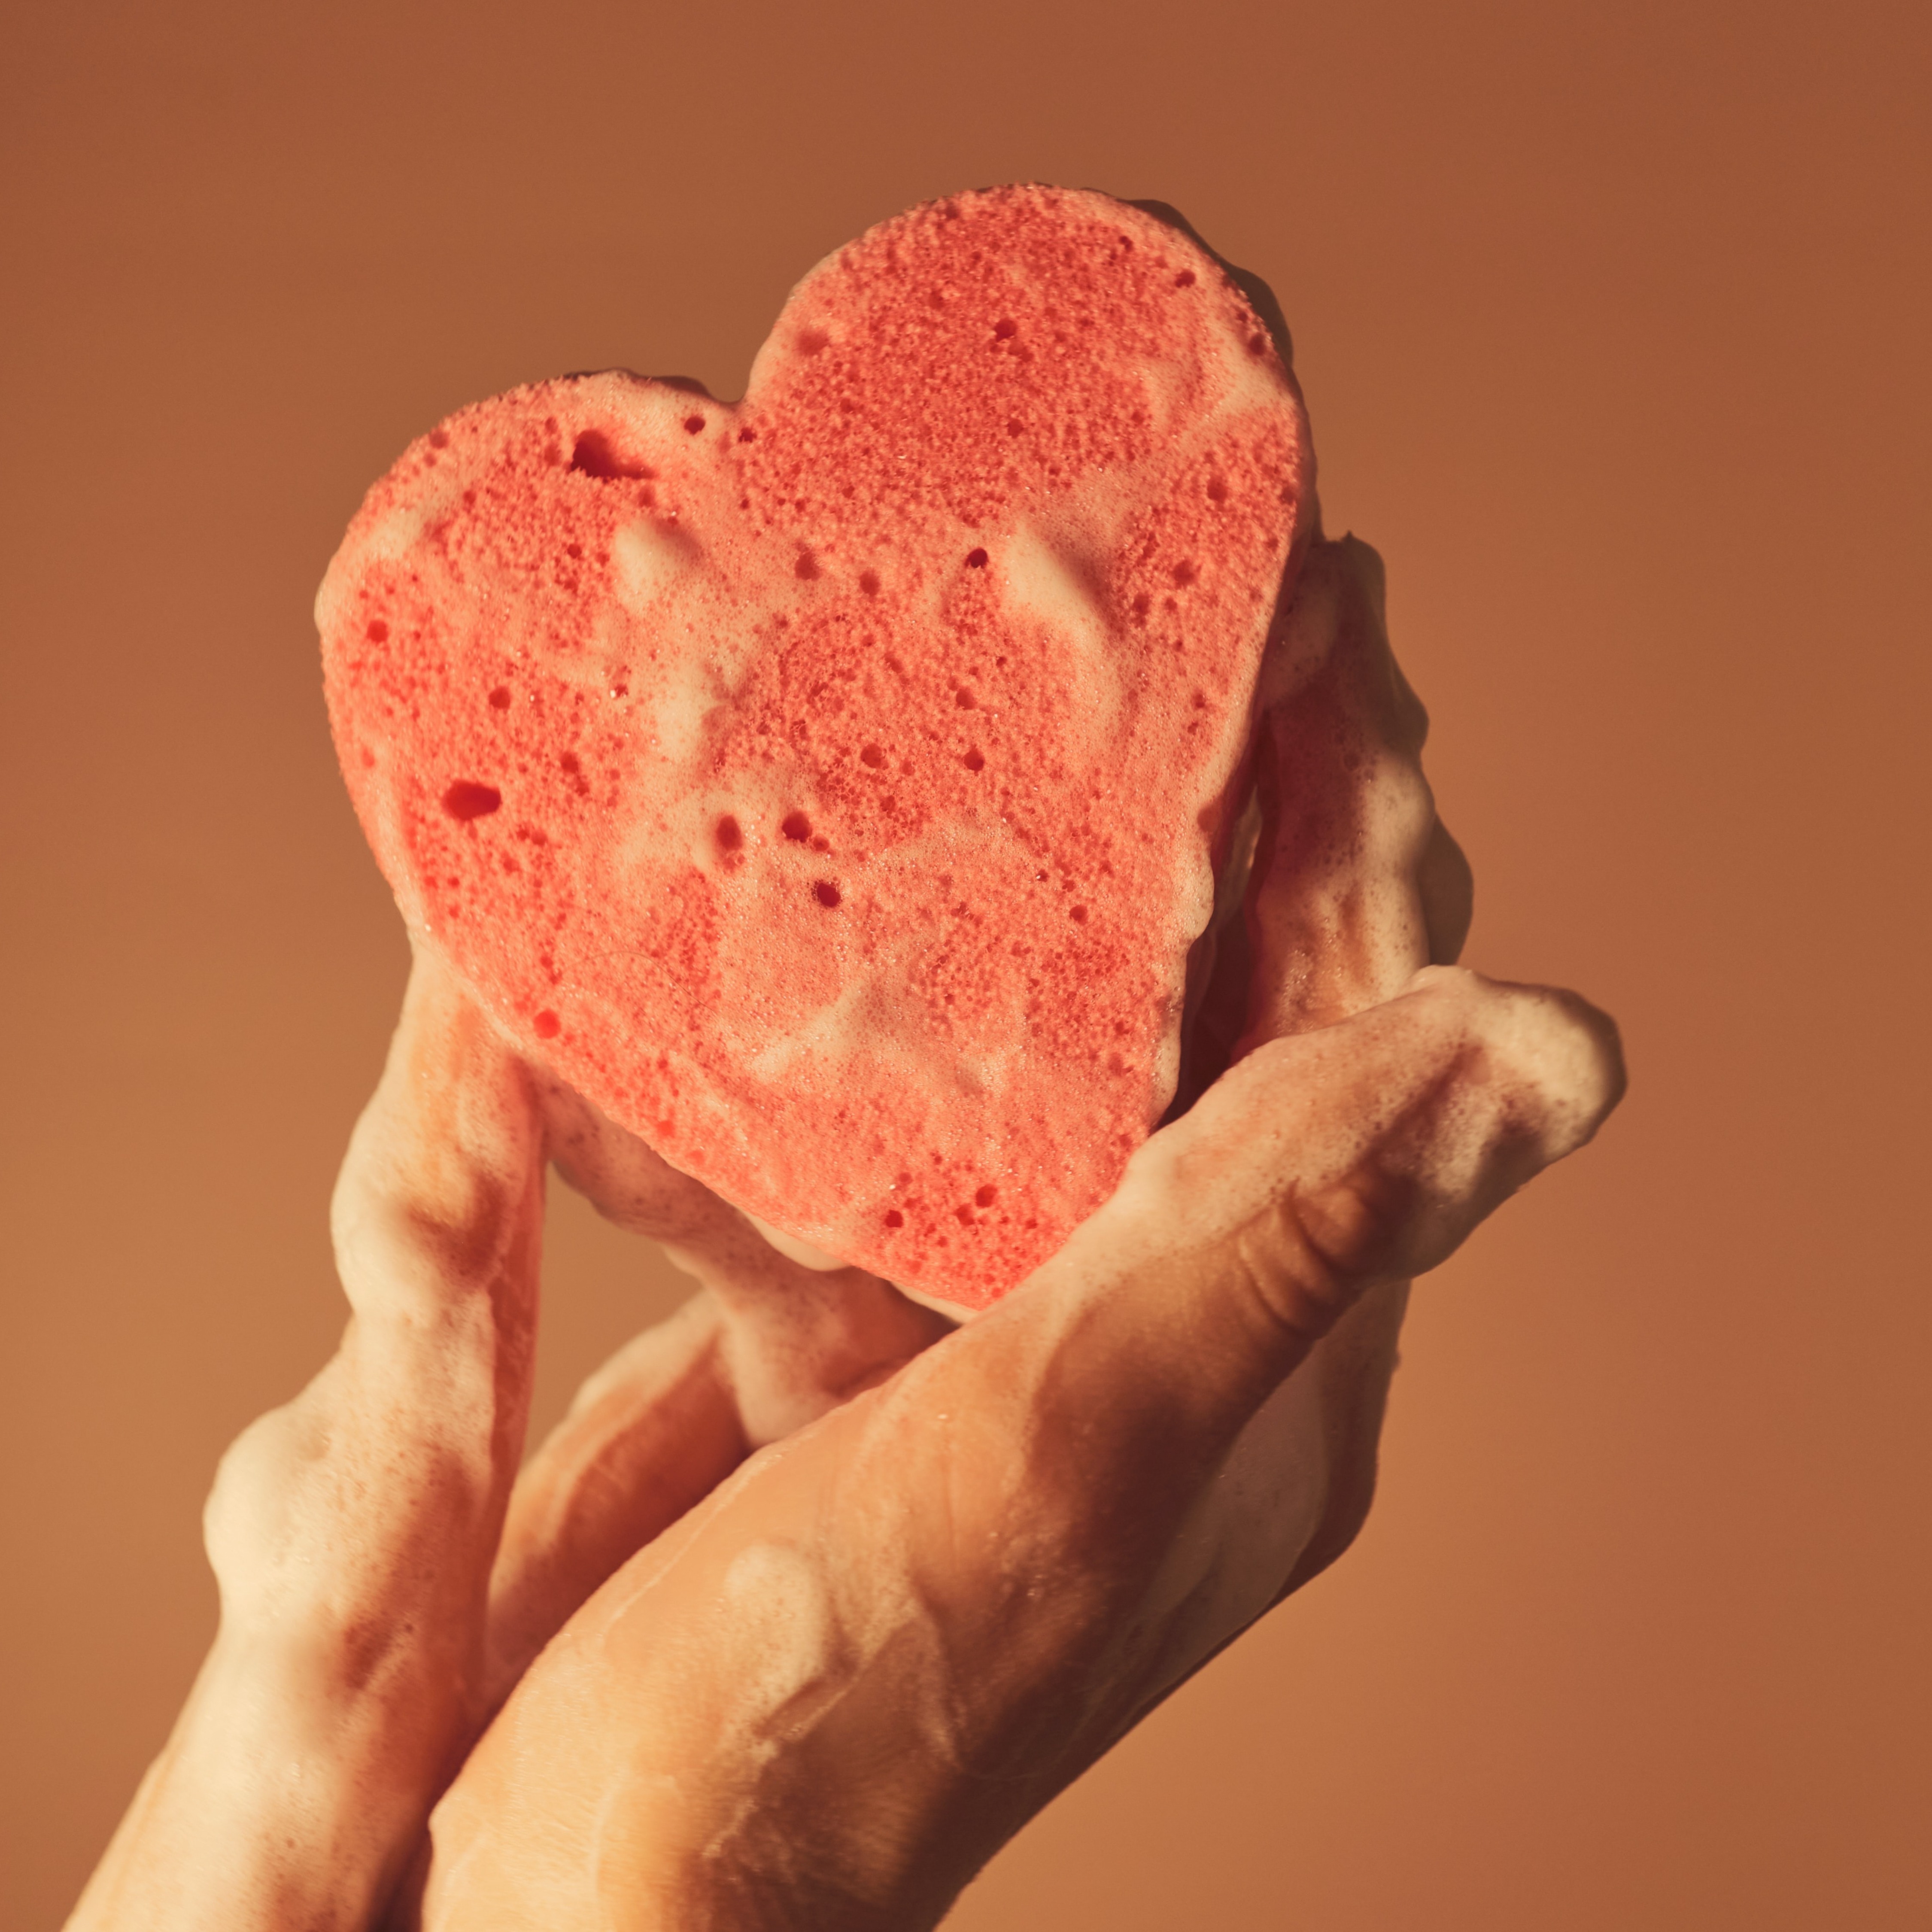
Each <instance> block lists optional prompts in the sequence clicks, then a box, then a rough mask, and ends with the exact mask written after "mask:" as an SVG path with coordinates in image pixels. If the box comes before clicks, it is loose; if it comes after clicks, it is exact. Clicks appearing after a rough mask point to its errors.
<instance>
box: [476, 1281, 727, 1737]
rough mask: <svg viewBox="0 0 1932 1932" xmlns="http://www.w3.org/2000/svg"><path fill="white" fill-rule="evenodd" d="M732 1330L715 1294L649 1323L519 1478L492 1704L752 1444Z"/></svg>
mask: <svg viewBox="0 0 1932 1932" xmlns="http://www.w3.org/2000/svg"><path fill="white" fill-rule="evenodd" d="M722 1331H723V1325H722V1323H721V1320H720V1318H719V1316H718V1308H717V1304H715V1302H714V1301H712V1300H711V1299H710V1298H709V1297H706V1296H699V1297H697V1298H695V1299H694V1300H692V1301H689V1302H687V1303H686V1304H685V1306H684V1307H682V1309H681V1310H679V1312H678V1313H676V1315H674V1316H673V1317H672V1318H671V1319H670V1320H669V1321H668V1322H661V1323H660V1324H658V1325H657V1326H656V1327H655V1328H650V1329H648V1330H646V1331H645V1332H644V1333H643V1334H641V1335H640V1336H638V1337H637V1338H636V1339H635V1340H633V1341H631V1343H628V1345H627V1346H625V1347H624V1348H622V1349H619V1351H618V1352H617V1353H616V1355H614V1356H613V1357H612V1358H611V1359H610V1361H608V1362H607V1363H606V1364H604V1367H602V1368H601V1369H600V1370H598V1372H597V1373H596V1374H595V1375H594V1376H592V1377H591V1378H590V1379H589V1381H588V1382H586V1383H585V1384H584V1385H583V1388H581V1389H580V1391H578V1393H577V1400H576V1401H575V1402H574V1403H573V1404H572V1405H571V1410H570V1413H569V1414H568V1415H567V1416H565V1418H564V1419H563V1421H562V1422H560V1423H559V1424H558V1425H557V1427H556V1429H555V1430H553V1431H552V1432H551V1433H550V1436H549V1437H548V1438H547V1439H546V1440H545V1441H544V1444H543V1445H542V1446H541V1448H539V1449H538V1451H537V1452H536V1454H535V1455H534V1456H533V1457H531V1459H530V1461H529V1464H528V1465H527V1466H526V1468H525V1469H523V1472H522V1474H521V1475H520V1476H519V1477H518V1478H517V1486H516V1488H515V1490H514V1493H513V1494H512V1496H511V1502H510V1511H509V1516H508V1520H507V1521H506V1523H505V1525H504V1529H503V1535H502V1543H501V1544H500V1546H499V1550H498V1553H497V1557H496V1568H495V1570H494V1571H493V1574H492V1576H491V1578H490V1624H489V1655H488V1661H487V1667H486V1670H485V1676H484V1705H485V1707H486V1709H487V1711H490V1712H493V1711H494V1710H495V1709H496V1707H497V1706H498V1705H499V1704H500V1703H502V1700H503V1699H504V1697H506V1696H507V1695H508V1693H509V1691H510V1689H511V1686H512V1685H514V1684H515V1682H517V1679H518V1678H520V1676H522V1675H523V1673H524V1671H525V1670H526V1669H527V1668H528V1667H529V1664H530V1661H531V1660H532V1658H534V1657H535V1655H537V1653H538V1652H539V1651H540V1650H541V1649H542V1648H543V1646H544V1645H545V1644H546V1643H548V1642H549V1641H550V1639H551V1638H552V1637H553V1636H555V1635H556V1632H557V1631H559V1630H560V1629H561V1628H562V1627H563V1625H564V1623H565V1621H566V1620H567V1619H568V1618H569V1617H570V1616H571V1615H572V1614H573V1613H574V1612H575V1610H577V1607H578V1606H579V1605H580V1604H582V1603H583V1601H585V1600H586V1598H588V1597H589V1595H591V1593H592V1592H593V1591H594V1590H595V1589H597V1587H598V1585H599V1584H601V1583H603V1581H604V1579H605V1578H606V1577H609V1576H610V1574H611V1573H612V1572H613V1571H615V1570H616V1568H618V1567H619V1565H620V1564H622V1563H623V1562H625V1561H626V1560H627V1559H628V1558H630V1557H631V1556H633V1555H634V1554H635V1553H637V1551H638V1550H641V1549H642V1548H643V1547H644V1545H645V1544H647V1543H649V1542H650V1541H652V1539H653V1538H655V1537H657V1536H658V1535H661V1533H662V1532H664V1530H666V1529H668V1528H669V1527H670V1526H671V1524H673V1523H675V1522H676V1520H678V1518H679V1517H681V1516H682V1515H683V1514H685V1511H688V1510H689V1509H690V1508H692V1507H693V1505H695V1504H696V1503H697V1502H700V1500H701V1499H703V1497H705V1496H707V1495H708V1494H709V1493H710V1492H711V1491H712V1490H713V1489H715V1487H717V1485H718V1484H719V1483H721V1481H724V1478H725V1477H727V1475H730V1473H731V1472H732V1471H733V1469H736V1467H737V1466H738V1465H739V1463H741V1462H742V1461H743V1460H744V1459H745V1457H746V1456H747V1455H748V1454H750V1453H751V1445H750V1444H749V1442H748V1441H747V1440H746V1439H745V1432H744V1429H743V1427H742V1424H741V1423H740V1421H739V1415H738V1404H737V1400H736V1395H735V1394H734V1392H733V1389H732V1387H731V1384H730V1378H729V1376H728V1375H727V1372H726V1369H725V1364H724V1337H723V1332H722Z"/></svg>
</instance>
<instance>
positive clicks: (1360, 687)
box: [1238, 537, 1468, 1052]
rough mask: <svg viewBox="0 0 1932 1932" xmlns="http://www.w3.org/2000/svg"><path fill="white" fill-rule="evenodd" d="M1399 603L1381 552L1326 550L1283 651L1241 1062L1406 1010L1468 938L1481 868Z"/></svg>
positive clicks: (1276, 663)
mask: <svg viewBox="0 0 1932 1932" xmlns="http://www.w3.org/2000/svg"><path fill="white" fill-rule="evenodd" d="M1428 725H1429V720H1428V715H1427V712H1424V709H1423V708H1422V706H1421V703H1420V701H1419V700H1418V699H1417V697H1416V696H1415V692H1414V691H1412V689H1411V688H1409V683H1408V682H1407V680H1406V679H1404V678H1403V675H1402V673H1401V672H1400V670H1398V669H1397V666H1396V662H1395V659H1394V655H1393V654H1392V653H1391V651H1390V649H1389V643H1388V625H1387V622H1386V619H1385V587H1384V582H1383V576H1382V559H1380V558H1379V557H1378V556H1376V553H1375V552H1374V551H1373V550H1371V549H1370V547H1368V545H1367V544H1364V543H1360V542H1358V541H1356V540H1355V538H1352V537H1344V538H1341V539H1340V541H1337V542H1333V543H1331V542H1327V541H1317V542H1316V543H1315V544H1312V545H1311V546H1310V550H1309V553H1308V556H1307V561H1306V562H1305V563H1304V565H1303V567H1302V570H1301V575H1300V577H1298V580H1297V581H1296V586H1295V595H1294V601H1293V602H1292V604H1291V605H1290V607H1289V612H1288V614H1287V618H1286V623H1285V625H1284V628H1283V634H1282V635H1281V636H1280V637H1278V638H1277V640H1275V642H1274V645H1273V646H1272V647H1271V652H1270V654H1269V658H1268V664H1267V666H1266V667H1265V673H1264V679H1263V686H1262V726H1261V730H1260V731H1259V733H1258V736H1257V742H1256V790H1257V793H1258V795H1259V800H1260V804H1261V809H1262V829H1261V835H1260V839H1259V844H1258V847H1257V850H1256V855H1255V862H1254V868H1253V874H1252V880H1251V883H1250V888H1249V893H1248V903H1247V938H1248V945H1249V953H1250V959H1251V961H1252V965H1253V977H1252V980H1251V981H1250V998H1249V1010H1248V1014H1247V1032H1246V1035H1245V1037H1244V1040H1243V1042H1242V1043H1241V1048H1240V1049H1238V1051H1239V1052H1244V1051H1247V1050H1248V1049H1250V1048H1252V1047H1253V1046H1256V1044H1258V1043H1259V1042H1260V1041H1262V1040H1272V1039H1275V1038H1277V1037H1279V1036H1280V1035H1281V1034H1287V1033H1295V1032H1299V1031H1303V1030H1304V1029H1305V1028H1310V1027H1317V1026H1325V1025H1328V1023H1329V1022H1331V1021H1334V1020H1338V1019H1346V1017H1347V1016H1349V1014H1350V1013H1359V1012H1360V1011H1361V1010H1362V1009H1363V1008H1364V1007H1370V1006H1373V1005H1375V1004H1377V1003H1378V1002H1379V1001H1382V1000H1386V999H1389V998H1392V997H1393V996H1394V995H1395V994H1396V993H1397V992H1399V991H1400V989H1401V988H1402V987H1403V986H1405V985H1406V983H1408V980H1409V977H1410V975H1411V974H1413V973H1415V971H1416V970H1417V969H1418V968H1419V967H1421V966H1422V965H1425V964H1426V963H1427V962H1429V961H1430V960H1431V959H1436V961H1437V962H1438V963H1445V962H1447V961H1448V960H1450V959H1453V958H1454V956H1455V954H1456V953H1457V951H1458V950H1460V947H1461V944H1462V939H1463V933H1464V932H1466V929H1467V924H1468V921H1467V918H1466V914H1464V913H1462V908H1463V906H1464V905H1466V899H1467V893H1466V889H1464V886H1465V884H1466V876H1467V869H1468V868H1467V866H1466V865H1463V868H1462V871H1461V874H1460V878H1459V876H1458V875H1457V872H1456V868H1455V863H1454V861H1455V859H1460V851H1459V850H1458V849H1457V847H1456V845H1455V842H1454V840H1453V839H1451V838H1449V837H1448V834H1447V832H1444V831H1443V830H1442V828H1441V826H1440V825H1439V822H1438V820H1437V819H1436V805H1435V799H1434V798H1433V795H1432V794H1431V793H1430V789H1429V786H1428V784H1427V781H1425V780H1424V777H1423V775H1422V766H1421V753H1422V745H1423V740H1424V738H1425V737H1426V736H1427V732H1428ZM1452 855H1453V856H1452ZM1425 875H1426V877H1427V882H1428V883H1427V894H1426V895H1425V889H1424V883H1423V882H1424V877H1425ZM1459 895H1460V896H1459ZM1432 908H1433V912H1434V921H1433V927H1432V921H1431V917H1430V910H1431V909H1432ZM1459 915H1461V916H1460V929H1459V927H1458V920H1459Z"/></svg>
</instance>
